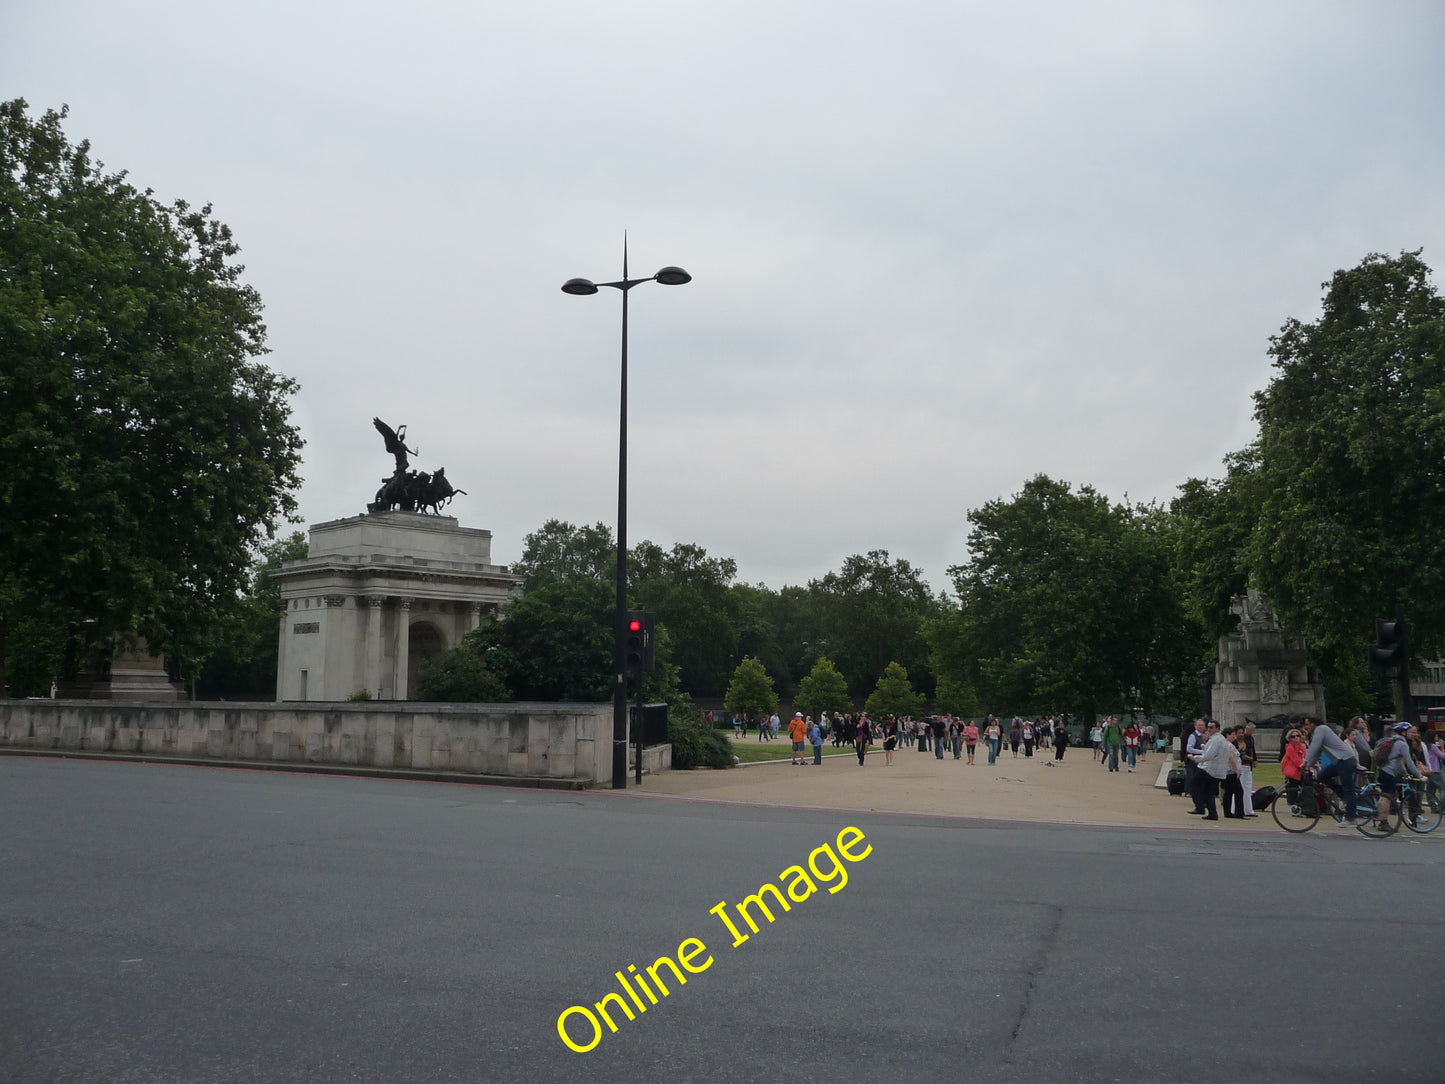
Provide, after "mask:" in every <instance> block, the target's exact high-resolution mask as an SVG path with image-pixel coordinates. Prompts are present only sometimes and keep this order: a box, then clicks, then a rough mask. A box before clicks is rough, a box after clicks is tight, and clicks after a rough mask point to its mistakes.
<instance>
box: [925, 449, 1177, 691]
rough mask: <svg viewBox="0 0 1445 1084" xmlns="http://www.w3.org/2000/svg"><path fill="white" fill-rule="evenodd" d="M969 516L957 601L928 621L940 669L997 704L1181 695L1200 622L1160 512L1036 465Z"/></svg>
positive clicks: (956, 573) (953, 571) (956, 571)
mask: <svg viewBox="0 0 1445 1084" xmlns="http://www.w3.org/2000/svg"><path fill="white" fill-rule="evenodd" d="M969 519H970V521H971V522H972V523H973V530H972V531H971V532H970V534H969V542H968V548H969V561H968V563H967V564H964V565H958V566H955V567H953V568H950V569H949V575H950V576H952V577H953V581H954V586H955V587H956V589H957V592H958V607H957V609H956V610H954V611H952V612H951V613H947V614H945V615H944V616H943V617H941V618H940V619H939V620H937V621H935V622H933V623H931V624H930V626H929V634H930V638H931V640H932V642H933V643H934V646H935V658H936V661H937V662H938V664H939V665H940V666H941V667H946V669H945V670H943V671H942V673H943V674H945V675H946V676H947V677H949V678H950V679H951V680H953V681H956V682H958V683H959V685H960V686H966V687H969V688H972V689H976V690H977V691H978V695H979V696H980V697H981V698H982V700H983V701H984V702H985V703H986V704H987V705H989V706H990V707H993V708H995V709H998V708H1003V707H1005V706H1008V707H1011V708H1013V709H1014V710H1026V711H1055V710H1057V711H1069V712H1072V713H1075V714H1078V715H1081V716H1084V717H1085V718H1092V717H1093V716H1094V715H1095V714H1096V713H1097V712H1099V711H1102V710H1106V709H1111V708H1119V707H1124V706H1127V707H1130V708H1133V707H1139V708H1142V709H1143V710H1145V711H1153V710H1159V709H1160V708H1162V707H1165V706H1167V704H1168V703H1169V702H1170V701H1173V700H1175V699H1177V698H1178V697H1179V696H1181V695H1184V692H1185V690H1187V688H1188V687H1189V685H1190V684H1192V682H1191V681H1190V679H1189V675H1192V673H1194V672H1195V670H1196V669H1197V668H1196V665H1195V659H1196V654H1195V653H1196V651H1197V644H1198V635H1197V630H1195V629H1192V628H1191V627H1190V626H1189V625H1188V623H1187V620H1186V618H1185V615H1184V612H1183V608H1182V603H1181V600H1180V596H1179V592H1178V590H1177V585H1176V582H1175V579H1174V575H1173V554H1172V552H1171V550H1172V546H1173V539H1172V537H1171V536H1170V535H1169V534H1168V521H1167V518H1166V517H1165V516H1164V514H1163V513H1161V512H1160V511H1159V510H1157V509H1154V508H1152V507H1140V506H1129V505H1122V504H1112V503H1110V502H1109V500H1108V499H1107V498H1105V497H1104V496H1103V495H1102V494H1100V493H1098V492H1096V491H1095V490H1094V489H1093V488H1092V487H1090V486H1082V487H1080V488H1079V489H1078V491H1077V492H1076V491H1074V489H1073V488H1072V487H1070V486H1069V485H1068V484H1067V483H1065V482H1058V481H1055V480H1053V479H1051V478H1048V477H1046V476H1045V475H1038V476H1036V477H1034V478H1032V479H1030V480H1029V481H1028V482H1026V483H1025V484H1024V487H1023V490H1022V492H1021V493H1019V494H1018V495H1016V496H1015V497H1014V498H1012V499H1011V500H1007V501H1004V500H994V501H990V502H988V503H987V504H985V505H984V506H983V507H982V508H978V509H975V510H974V511H972V512H970V513H969Z"/></svg>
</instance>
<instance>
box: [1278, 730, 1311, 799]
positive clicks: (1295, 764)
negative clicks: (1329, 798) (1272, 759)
mask: <svg viewBox="0 0 1445 1084" xmlns="http://www.w3.org/2000/svg"><path fill="white" fill-rule="evenodd" d="M1306 749H1307V746H1306V745H1305V736H1304V733H1303V732H1302V731H1299V730H1291V731H1289V732H1288V733H1287V734H1285V736H1284V752H1282V753H1281V754H1280V757H1279V770H1280V771H1281V772H1282V773H1283V774H1284V796H1285V800H1286V801H1288V802H1289V804H1290V805H1298V804H1299V789H1300V780H1301V779H1303V778H1304V769H1305V751H1306Z"/></svg>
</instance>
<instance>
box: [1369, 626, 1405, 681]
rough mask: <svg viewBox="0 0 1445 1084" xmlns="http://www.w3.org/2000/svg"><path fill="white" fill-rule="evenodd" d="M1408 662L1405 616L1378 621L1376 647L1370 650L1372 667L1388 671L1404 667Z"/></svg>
mask: <svg viewBox="0 0 1445 1084" xmlns="http://www.w3.org/2000/svg"><path fill="white" fill-rule="evenodd" d="M1407 661H1408V659H1407V656H1406V654H1405V617H1404V615H1403V614H1399V615H1397V616H1395V617H1393V618H1386V617H1382V618H1380V619H1378V620H1377V621H1376V622H1375V646H1374V647H1372V648H1370V665H1371V666H1373V667H1375V668H1376V669H1379V670H1388V669H1390V667H1392V666H1399V667H1404V666H1405V665H1406V663H1407Z"/></svg>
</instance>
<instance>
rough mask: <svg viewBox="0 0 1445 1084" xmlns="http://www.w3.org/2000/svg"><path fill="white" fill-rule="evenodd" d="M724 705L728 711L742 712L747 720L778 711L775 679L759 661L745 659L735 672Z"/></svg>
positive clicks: (729, 683)
mask: <svg viewBox="0 0 1445 1084" xmlns="http://www.w3.org/2000/svg"><path fill="white" fill-rule="evenodd" d="M723 704H724V706H726V708H727V710H728V711H737V712H741V713H742V714H743V715H744V716H745V717H746V718H749V719H751V718H752V717H753V716H754V715H769V714H771V713H772V712H774V711H777V709H778V694H777V692H776V691H775V690H774V689H773V679H772V678H770V677H769V676H768V672H767V671H766V670H765V669H763V664H762V663H760V662H758V660H757V659H744V660H743V661H742V662H740V663H738V666H737V669H736V670H734V671H733V677H732V680H731V681H730V682H728V691H727V696H726V697H724V699H723Z"/></svg>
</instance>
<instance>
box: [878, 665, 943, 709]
mask: <svg viewBox="0 0 1445 1084" xmlns="http://www.w3.org/2000/svg"><path fill="white" fill-rule="evenodd" d="M926 700H927V697H925V696H924V695H923V694H922V693H916V692H914V691H913V683H912V682H911V681H909V680H908V671H907V670H906V669H904V668H903V666H902V664H900V663H896V662H890V663H889V664H888V665H887V666H885V667H884V668H883V675H882V676H881V677H880V678H879V679H878V685H877V687H876V688H875V689H874V690H873V692H871V693H870V694H869V695H868V703H867V704H865V705H864V710H865V711H867V712H868V714H869V715H872V716H875V717H877V716H883V715H896V716H898V717H899V718H900V719H901V718H903V717H904V716H906V715H922V714H923V705H924V703H925V702H926Z"/></svg>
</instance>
